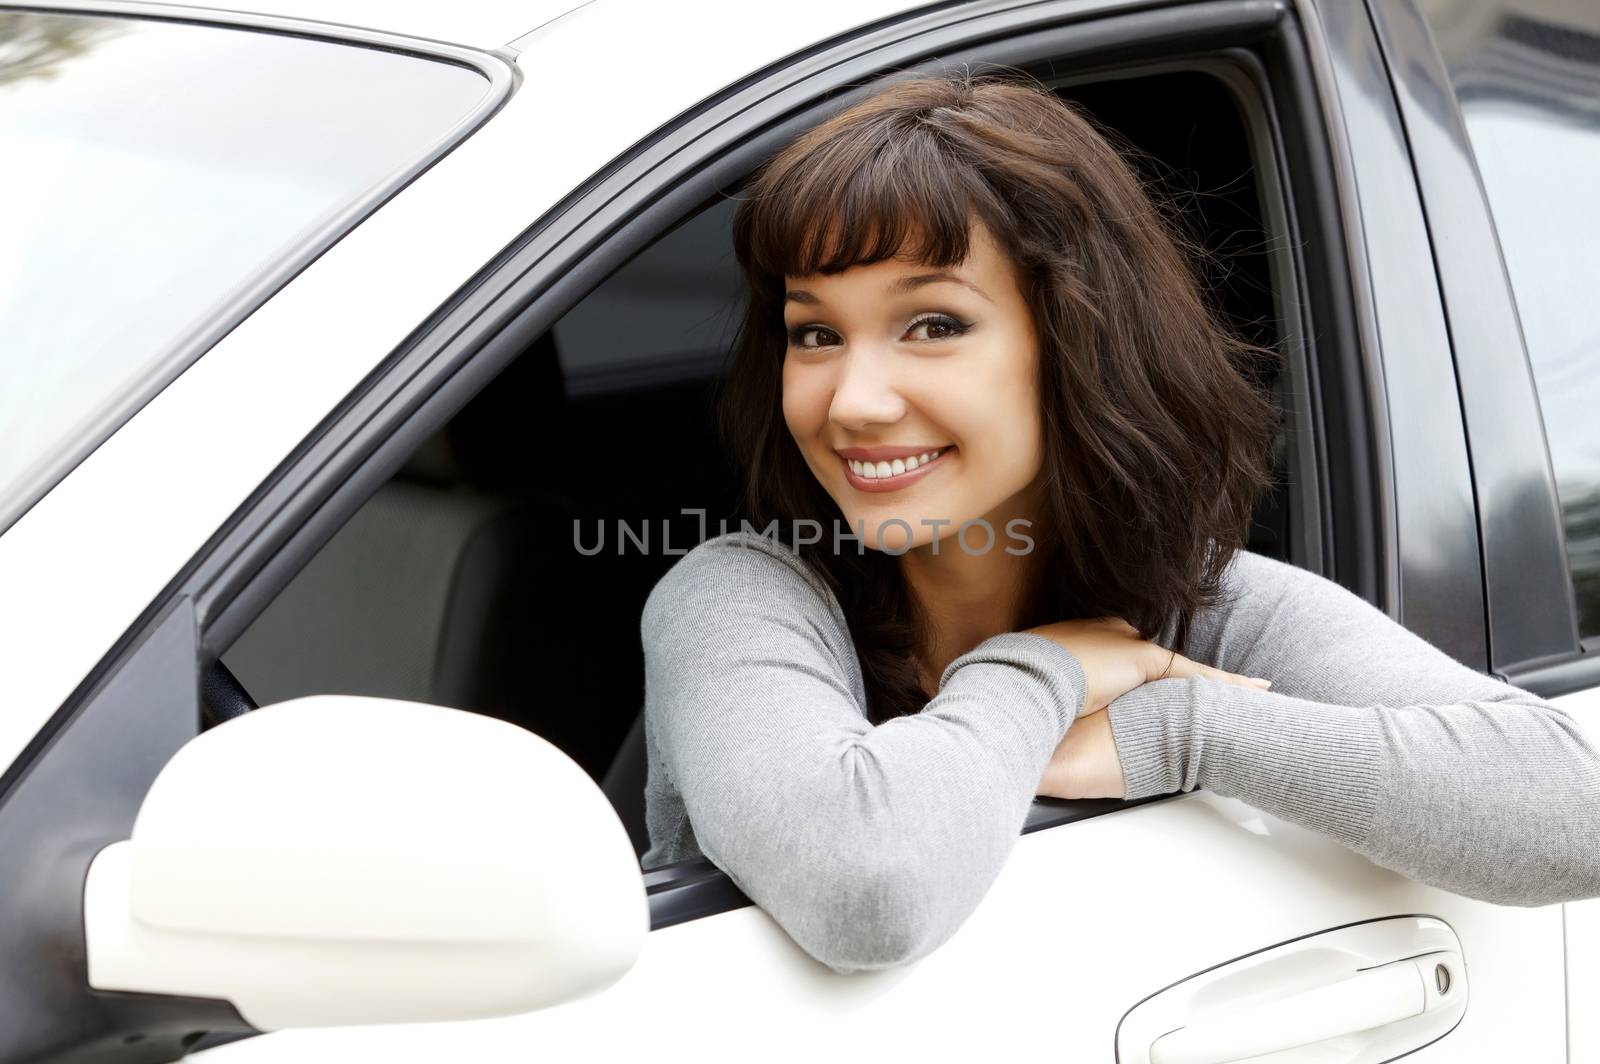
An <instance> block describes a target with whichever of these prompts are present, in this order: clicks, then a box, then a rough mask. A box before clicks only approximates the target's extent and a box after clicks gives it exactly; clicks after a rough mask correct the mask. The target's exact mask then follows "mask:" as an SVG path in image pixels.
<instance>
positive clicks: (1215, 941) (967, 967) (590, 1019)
mask: <svg viewBox="0 0 1600 1064" xmlns="http://www.w3.org/2000/svg"><path fill="white" fill-rule="evenodd" d="M1247 885H1252V886H1247ZM1406 913H1426V914H1429V915H1432V916H1435V917H1437V918H1439V919H1442V920H1444V921H1445V922H1446V923H1447V924H1449V926H1450V927H1451V928H1452V929H1453V930H1454V931H1455V933H1456V934H1457V935H1458V936H1459V937H1460V939H1461V941H1462V942H1463V943H1464V944H1465V955H1466V956H1465V960H1466V966H1467V968H1468V970H1469V972H1470V982H1471V994H1472V999H1471V1005H1470V1007H1469V1008H1468V1009H1467V1012H1466V1015H1465V1017H1464V1018H1463V1020H1462V1022H1461V1024H1460V1025H1459V1026H1458V1027H1457V1028H1456V1029H1455V1030H1454V1031H1453V1032H1452V1033H1451V1034H1449V1035H1447V1036H1446V1037H1445V1038H1444V1040H1443V1041H1441V1042H1439V1043H1438V1044H1436V1045H1435V1046H1434V1048H1433V1049H1431V1050H1430V1049H1423V1050H1422V1051H1420V1052H1418V1053H1416V1054H1415V1055H1414V1056H1412V1057H1408V1058H1406V1059H1407V1060H1416V1061H1418V1062H1419V1064H1421V1062H1425V1061H1428V1060H1440V1061H1446V1060H1447V1061H1451V1062H1452V1064H1491V1062H1493V1064H1504V1062H1505V1061H1513V1060H1514V1061H1517V1062H1518V1064H1557V1062H1561V1061H1565V1060H1566V1041H1565V1036H1564V1029H1563V1025H1564V1020H1565V1007H1564V1002H1563V994H1562V989H1563V988H1562V969H1561V953H1562V946H1561V912H1560V907H1559V906H1553V905H1552V906H1543V907H1540V908H1534V909H1515V908H1507V907H1504V906H1496V905H1491V904H1488V903H1486V902H1479V901H1473V900H1470V899H1467V898H1463V897H1461V896H1459V895H1455V894H1451V893H1448V892H1445V891H1440V890H1435V889H1433V888H1431V887H1427V886H1424V885H1422V884H1420V883H1417V882H1415V881H1413V880H1409V879H1406V878H1405V877H1403V876H1399V875H1396V874H1394V873H1392V872H1389V871H1387V870H1385V869H1382V868H1379V867H1377V866H1376V865H1373V864H1372V863H1370V862H1368V861H1367V860H1365V859H1364V858H1362V857H1360V856H1358V855H1356V854H1355V853H1353V852H1351V851H1349V850H1346V849H1343V848H1342V847H1337V846H1334V845H1332V844H1330V843H1329V842H1328V841H1327V840H1326V839H1324V838H1322V837H1321V836H1318V835H1316V834H1314V833H1312V832H1310V831H1307V830H1305V829H1303V828H1300V827H1297V826H1295V825H1293V824H1289V823H1287V822H1285V821H1282V820H1279V819H1277V818H1274V817H1272V816H1269V815H1267V814H1264V813H1262V812H1260V811H1258V810H1256V809H1253V808H1251V807H1250V806H1248V805H1246V804H1244V803H1243V802H1239V801H1236V800H1234V799H1230V798H1221V797H1218V796H1216V795H1214V794H1211V793H1209V792H1205V791H1194V792H1190V793H1189V794H1187V795H1183V796H1181V797H1177V798H1172V799H1169V800H1167V801H1162V802H1156V803H1152V804H1149V805H1143V806H1136V807H1134V808H1131V809H1127V810H1120V811H1117V812H1112V813H1108V814H1106V815H1104V816H1099V817H1095V818H1093V819H1091V820H1087V821H1080V822H1078V823H1074V824H1067V825H1063V826H1060V827H1055V828H1050V829H1047V830H1044V831H1039V832H1035V833H1032V834H1029V835H1025V836H1023V837H1022V838H1021V839H1019V840H1018V843H1017V847H1016V849H1015V850H1014V851H1013V852H1012V855H1011V858H1010V860H1009V861H1008V862H1007V863H1006V866H1005V868H1004V870H1003V871H1002V872H1001V875H1000V877H999V878H998V879H997V880H996V881H995V884H994V886H993V887H992V888H991V889H990V891H989V893H988V894H987V895H986V896H985V897H984V899H983V901H982V902H981V903H980V904H979V906H978V908H977V910H976V911H975V912H974V914H973V915H972V916H971V917H970V918H969V919H968V920H967V922H966V923H965V924H964V925H962V927H961V928H960V930H958V931H957V932H956V934H955V935H954V937H952V938H951V939H950V940H949V941H948V942H946V943H945V944H944V945H943V946H941V947H940V948H939V949H938V950H936V951H934V952H933V953H932V954H930V955H929V956H927V957H925V958H923V959H922V960H920V961H917V962H916V963H914V964H911V965H906V966H902V967H899V968H894V969H889V970H886V971H881V972H867V973H857V974H854V975H850V976H840V975H836V974H834V973H833V972H831V971H829V970H828V969H827V968H825V967H823V966H822V965H820V964H818V963H816V962H815V961H813V960H812V959H811V958H810V957H808V956H806V955H805V954H804V953H803V952H802V951H801V950H800V948H799V947H798V946H796V945H795V944H794V942H793V941H792V940H791V939H790V938H789V937H788V936H787V935H786V934H785V933H784V932H783V931H782V929H781V928H779V927H778V926H777V925H776V924H775V923H773V921H772V920H771V919H770V918H769V917H768V916H767V915H766V914H765V913H764V912H763V911H762V910H760V909H758V908H754V907H751V908H744V909H738V910H735V911H733V912H729V913H724V914H721V915H718V916H712V917H707V918H704V919H700V920H695V921H691V922H689V923H685V924H679V925H677V926H675V927H669V928H665V929H663V930H660V931H655V932H652V933H651V934H650V936H649V938H648V939H647V940H646V942H645V946H644V951H643V952H642V953H641V955H640V958H639V962H638V964H637V965H635V967H634V969H633V971H631V972H630V973H628V974H627V975H625V976H623V978H622V979H621V981H619V982H618V983H617V984H616V985H615V986H613V987H612V988H611V989H610V990H608V991H606V992H605V993H603V994H600V995H598V996H596V997H593V998H587V999H584V1000H582V1001H575V1002H572V1003H570V1004H567V1005H561V1006H558V1007H556V1008H554V1009H550V1010H547V1011H544V1012H537V1013H528V1014H526V1015H522V1016H512V1017H507V1018H504V1019H496V1020H482V1021H476V1022H471V1023H445V1024H422V1025H412V1026H386V1027H356V1028H339V1029H327V1030H296V1031H282V1032H277V1033H274V1034H270V1035H265V1036H259V1037H255V1038H250V1039H246V1040H244V1041H240V1042H234V1043H231V1044H229V1045H224V1046H219V1047H217V1048H215V1049H211V1050H207V1051H206V1052H204V1053H202V1054H197V1059H201V1060H204V1061H205V1062H206V1064H267V1062H273V1064H276V1062H279V1061H295V1062H296V1064H345V1062H347V1061H350V1060H358V1059H359V1060H368V1059H371V1060H385V1061H389V1062H391V1064H425V1062H427V1064H431V1062H434V1061H439V1060H446V1059H453V1060H469V1061H482V1062H489V1061H501V1060H521V1059H525V1058H528V1057H533V1056H537V1057H539V1058H540V1059H548V1060H627V1059H639V1058H641V1057H644V1056H646V1055H650V1056H654V1055H656V1054H661V1055H662V1056H664V1057H665V1059H669V1060H671V1059H680V1058H682V1059H689V1058H691V1057H692V1058H694V1059H710V1060H745V1059H760V1060H782V1061H787V1060H794V1061H801V1060H809V1061H816V1060H873V1059H878V1060H916V1059H924V1060H941V1061H942V1060H1036V1059H1039V1057H1040V1050H1041V1047H1042V1046H1049V1047H1050V1052H1049V1055H1048V1057H1047V1059H1050V1060H1058V1061H1071V1062H1073V1064H1080V1062H1081V1064H1098V1062H1108V1061H1110V1060H1112V1059H1113V1052H1112V1044H1113V1039H1114V1038H1115V1036H1116V1028H1117V1024H1118V1022H1119V1021H1120V1020H1121V1018H1122V1016H1123V1014H1124V1013H1125V1012H1126V1011H1127V1010H1128V1009H1130V1008H1132V1007H1133V1006H1134V1005H1136V1004H1137V1003H1138V1002H1139V1001H1140V1000H1142V999H1143V998H1145V997H1146V996H1147V995H1150V994H1153V993H1155V992H1156V991H1158V990H1160V989H1162V988H1163V987H1166V986H1168V985H1169V984H1171V983H1174V982H1176V981H1178V980H1180V979H1184V978H1187V977H1188V976H1190V975H1193V974H1194V973H1196V972H1198V971H1200V970H1202V969H1204V968H1208V967H1210V966H1212V965H1215V964H1220V963H1223V962H1225V961H1228V960H1231V959H1233V958H1235V957H1239V956H1242V955H1243V954H1246V953H1249V952H1251V951H1253V950H1257V949H1262V948H1265V947H1268V946H1272V945H1276V944H1277V943H1279V942H1282V941H1284V940H1286V939H1290V938H1296V937H1298V936H1301V935H1305V934H1308V933H1310V932H1314V931H1322V930H1326V929H1329V928H1333V927H1337V926H1339V925H1341V924H1344V923H1348V922H1352V921H1356V920H1368V919H1372V918H1374V916H1376V915H1384V916H1389V915H1401V914H1406ZM1506 1017H1516V1022H1515V1023H1508V1022H1505V1018H1506ZM1323 1048H1325V1049H1331V1047H1323ZM1340 1059H1342V1058H1341V1057H1339V1056H1336V1055H1328V1056H1319V1057H1311V1056H1306V1057H1302V1058H1300V1060H1301V1061H1302V1062H1308V1061H1312V1060H1318V1061H1335V1060H1340Z"/></svg>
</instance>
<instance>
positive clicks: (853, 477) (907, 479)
mask: <svg viewBox="0 0 1600 1064" xmlns="http://www.w3.org/2000/svg"><path fill="white" fill-rule="evenodd" d="M954 450H955V448H954V447H948V446H947V447H945V448H944V449H943V450H941V451H940V452H939V457H937V458H935V459H933V460H932V461H929V462H926V463H924V464H922V465H919V466H917V468H915V469H912V470H909V471H907V472H905V473H901V474H899V475H897V476H887V477H863V476H860V475H858V474H857V473H856V471H855V470H853V469H851V468H850V460H849V459H848V458H845V457H844V456H843V455H838V456H837V457H838V459H839V465H840V466H842V467H843V469H844V478H845V480H847V481H848V482H849V483H850V486H851V487H852V488H855V489H857V490H858V491H874V492H877V491H899V490H900V489H901V488H904V487H907V486H908V485H911V484H915V483H916V482H917V481H919V480H921V479H922V478H923V477H925V476H927V475H928V474H929V473H931V472H933V471H934V470H935V469H938V468H939V466H940V465H942V464H943V463H944V460H945V459H946V458H948V457H950V452H951V451H954Z"/></svg>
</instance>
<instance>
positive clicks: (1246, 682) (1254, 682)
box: [1166, 654, 1272, 691]
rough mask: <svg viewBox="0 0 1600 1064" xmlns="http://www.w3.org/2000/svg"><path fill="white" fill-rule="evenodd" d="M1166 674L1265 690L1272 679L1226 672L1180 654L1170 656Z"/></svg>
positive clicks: (1269, 685) (1270, 684)
mask: <svg viewBox="0 0 1600 1064" xmlns="http://www.w3.org/2000/svg"><path fill="white" fill-rule="evenodd" d="M1166 674H1167V675H1168V676H1199V677H1201V678H1202V679H1206V680H1215V681H1217V682H1218V683H1231V684H1236V685H1238V686H1240V687H1254V688H1257V689H1259V690H1263V691H1264V690H1266V689H1267V688H1269V687H1271V686H1272V681H1271V680H1268V679H1265V678H1263V677H1259V676H1241V675H1239V674H1238V673H1236V672H1228V671H1226V670H1225V669H1219V668H1216V667H1214V666H1211V665H1204V664H1202V663H1200V662H1198V661H1194V660H1192V659H1190V658H1187V657H1184V656H1183V655H1182V654H1174V655H1173V656H1172V667H1171V668H1170V669H1168V670H1167V673H1166Z"/></svg>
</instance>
